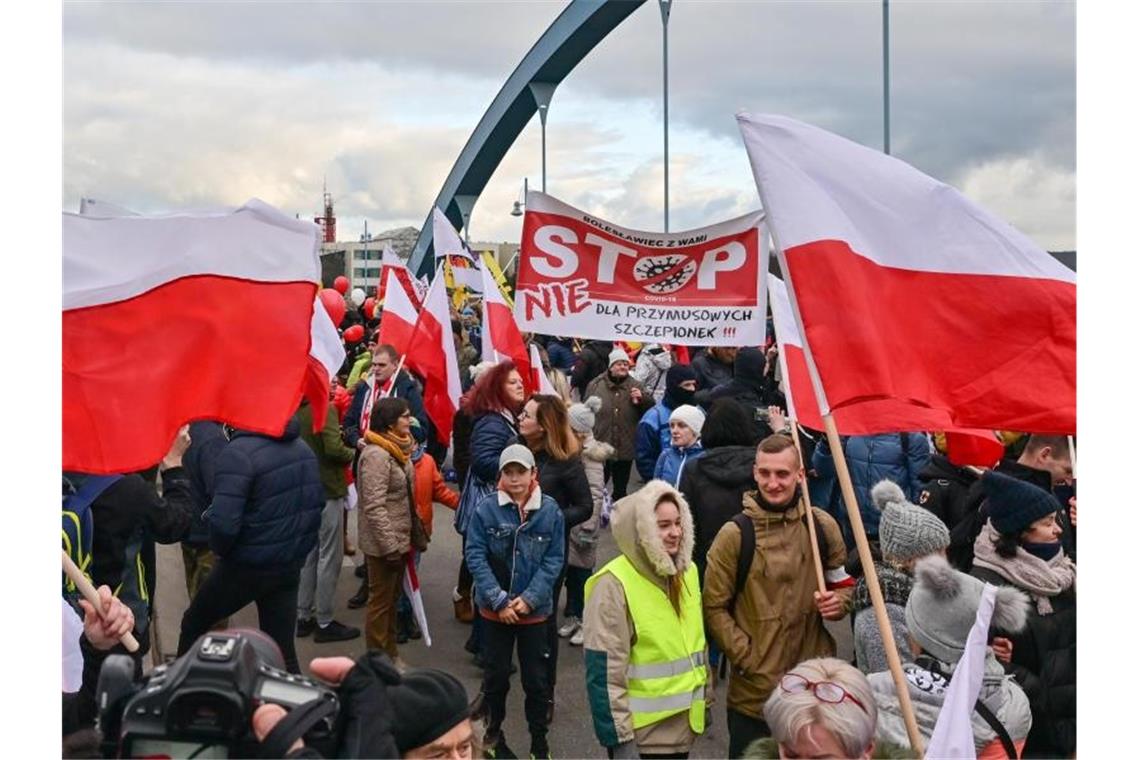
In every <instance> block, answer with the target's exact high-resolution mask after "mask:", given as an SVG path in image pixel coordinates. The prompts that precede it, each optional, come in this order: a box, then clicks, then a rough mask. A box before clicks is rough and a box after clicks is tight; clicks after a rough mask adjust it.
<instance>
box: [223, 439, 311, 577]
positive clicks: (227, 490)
mask: <svg viewBox="0 0 1140 760" xmlns="http://www.w3.org/2000/svg"><path fill="white" fill-rule="evenodd" d="M300 429H301V428H300V425H299V424H298V423H297V418H296V417H293V418H291V419H290V420H289V423H288V424H287V425H286V426H285V432H284V433H283V434H282V435H281V437H279V438H270V437H269V436H265V435H260V434H258V433H250V432H247V431H244V430H237V431H235V432H234V434H233V436H232V437H231V438H230V442H229V444H228V445H227V446H226V447H225V448H224V449H222V452H221V453H220V454H219V455H218V461H217V469H216V471H215V475H214V501H213V504H211V506H210V508H209V509H208V510H207V511H206V522H207V523H208V524H209V526H210V548H211V549H213V551H214V553H215V554H217V555H218V556H219V557H222V558H223V559H225V560H227V561H231V562H235V563H239V564H241V565H247V566H251V567H253V568H256V569H258V570H262V571H266V570H277V571H281V572H291V571H295V570H298V569H300V567H301V565H302V564H304V562H305V558H306V557H307V556H308V554H309V552H310V551H312V549H313V547H314V546H316V544H317V532H318V530H319V529H320V525H321V510H322V509H324V506H325V489H324V486H323V485H321V473H320V468H319V467H318V466H317V457H316V455H315V454H314V453H313V451H312V449H310V448H309V447H308V446H306V445H305V442H304V441H302V440H301V439H300V436H299V433H300Z"/></svg>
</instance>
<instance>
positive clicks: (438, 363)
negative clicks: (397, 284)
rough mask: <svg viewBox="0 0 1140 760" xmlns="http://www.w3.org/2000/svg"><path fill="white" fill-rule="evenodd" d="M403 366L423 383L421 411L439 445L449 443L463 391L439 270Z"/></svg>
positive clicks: (425, 301)
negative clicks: (425, 413)
mask: <svg viewBox="0 0 1140 760" xmlns="http://www.w3.org/2000/svg"><path fill="white" fill-rule="evenodd" d="M404 364H405V366H406V367H408V369H410V370H412V371H413V372H415V373H416V374H417V375H419V376H420V378H421V379H422V380H423V381H424V410H425V411H427V413H428V416H429V417H431V421H432V422H433V423H434V424H435V429H436V433H437V436H438V439H439V442H440V443H443V444H445V445H446V444H448V443H450V441H451V427H452V424H453V422H454V420H455V412H456V411H457V410H458V409H459V397H460V395H461V394H462V387H461V385H460V382H459V360H458V359H457V358H456V356H455V339H454V338H453V337H452V334H451V311H450V309H449V307H448V302H447V290H446V288H445V287H444V284H443V275H442V273H441V272H440V271H439V270H437V271H436V273H435V279H434V280H432V283H431V288H429V289H428V293H427V297H426V298H425V299H424V308H423V310H422V311H420V316H419V320H418V321H417V322H416V329H415V331H414V332H413V333H412V339H411V343H410V345H409V348H408V353H407V354H406V355H405V357H404Z"/></svg>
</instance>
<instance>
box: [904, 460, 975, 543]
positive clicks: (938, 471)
mask: <svg viewBox="0 0 1140 760" xmlns="http://www.w3.org/2000/svg"><path fill="white" fill-rule="evenodd" d="M918 478H919V480H920V481H922V491H920V492H919V494H918V502H917V503H918V505H919V506H920V507H922V508H923V509H925V510H927V511H928V512H931V513H932V514H934V515H935V516H936V517H937V518H938V519H939V520H941V521H942V522H943V523H945V524H946V529H947V530H951V529H953V528H954V526H955V525H957V524H958V523H959V522H961V521H962V518H963V517H965V516H966V508H967V504H968V502H969V494H970V489H971V488H972V487H973V486H974V484H975V483H977V482H978V476H977V475H975V474H974V473H973V472H971V471H970V470H968V469H966V468H965V467H959V466H957V465H955V464H954V463H953V462H951V461H950V460H949V459H948V458H946V457H945V456H943V455H942V454H937V453H934V454H931V455H930V461H929V462H927V464H926V466H925V467H923V468H922V471H921V472H919V473H918Z"/></svg>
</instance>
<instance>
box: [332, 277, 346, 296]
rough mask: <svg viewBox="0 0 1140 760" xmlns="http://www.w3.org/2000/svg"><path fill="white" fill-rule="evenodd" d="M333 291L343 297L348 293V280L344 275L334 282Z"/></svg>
mask: <svg viewBox="0 0 1140 760" xmlns="http://www.w3.org/2000/svg"><path fill="white" fill-rule="evenodd" d="M333 289H334V290H336V292H337V293H340V294H341V295H342V296H343V295H344V294H345V293H347V292H348V278H347V277H345V276H344V275H343V274H342V275H341V276H340V277H337V278H336V279H335V280H333Z"/></svg>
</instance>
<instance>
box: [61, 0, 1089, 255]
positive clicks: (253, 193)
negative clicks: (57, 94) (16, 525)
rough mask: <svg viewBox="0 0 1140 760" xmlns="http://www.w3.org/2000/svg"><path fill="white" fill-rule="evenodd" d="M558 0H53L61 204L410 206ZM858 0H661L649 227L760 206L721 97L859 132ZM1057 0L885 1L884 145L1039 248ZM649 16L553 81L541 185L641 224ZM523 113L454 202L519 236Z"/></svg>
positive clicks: (525, 151) (1069, 63) (1046, 202)
mask: <svg viewBox="0 0 1140 760" xmlns="http://www.w3.org/2000/svg"><path fill="white" fill-rule="evenodd" d="M565 5H566V3H565V2H531V3H522V2H515V3H494V2H477V1H474V0H473V1H472V2H446V3H445V2H438V3H436V2H430V1H421V2H414V3H411V2H409V3H395V2H393V3H325V4H316V3H313V4H308V3H300V2H295V3H273V2H242V3H237V2H235V3H225V2H211V3H206V2H163V3H145V4H143V3H138V4H136V3H127V2H118V3H107V4H101V3H86V2H85V3H66V4H65V5H64V14H63V17H64V38H63V52H64V62H63V74H64V80H63V96H64V145H63V188H62V190H63V198H62V202H63V207H64V209H65V210H75V209H76V208H77V207H78V203H79V198H80V197H83V196H88V197H94V198H98V199H100V200H105V201H111V202H114V203H118V204H121V205H124V206H127V207H129V208H133V209H135V210H137V211H141V212H160V211H167V210H173V209H177V208H185V207H202V206H214V205H219V204H230V205H232V204H239V203H241V202H243V201H245V200H246V199H248V198H251V197H258V198H261V199H263V200H265V201H267V202H269V203H272V204H274V205H276V206H278V207H279V208H281V209H282V210H285V211H287V212H290V213H300V214H301V215H302V216H306V217H311V216H313V215H314V214H316V213H317V212H318V211H319V206H320V199H321V183H322V180H327V183H328V189H329V191H330V192H331V193H332V195H333V197H334V199H335V203H336V213H337V217H338V220H339V229H338V233H339V234H338V237H339V238H340V239H341V240H354V239H357V238H358V237H359V235H360V233H361V231H362V227H363V223H364V220H365V219H367V220H368V225H369V229H370V230H372V231H378V230H381V229H386V228H390V227H395V226H402V225H414V226H416V227H418V226H419V225H420V224H421V223H422V222H423V220H424V217H425V216H426V214H427V212H428V210H429V207H430V204H431V202H432V201H433V200H434V198H435V196H436V194H437V193H438V191H439V189H440V186H441V185H442V183H443V180H444V179H445V177H446V176H447V173H448V171H449V170H450V168H451V166H452V164H453V163H454V161H455V159H456V157H457V156H458V154H459V151H460V149H461V148H462V147H463V144H464V143H465V142H466V140H467V138H468V137H469V136H470V134H471V131H472V130H473V129H474V127H475V125H476V124H477V123H478V121H479V119H480V117H481V116H482V115H483V112H484V111H485V110H486V108H487V106H488V105H489V104H490V102H491V100H492V99H493V98H494V97H495V95H496V93H497V92H498V90H499V89H500V87H501V86H502V84H503V82H504V81H505V80H506V78H507V77H508V76H509V75H510V73H511V72H512V71H513V70H514V68H515V66H516V65H517V64H518V62H519V61H520V60H521V59H522V57H523V55H524V54H525V53H526V51H527V50H528V49H529V48H530V47H531V45H532V44H533V43H534V42H535V41H536V40H537V39H538V37H539V36H540V35H541V34H542V33H543V31H545V29H546V28H547V27H548V26H549V25H550V23H551V22H552V21H553V20H554V18H555V17H556V16H557V15H558V14H559V13H560V12H561V11H562V9H563V8H564V7H565ZM881 24H882V19H881V3H880V2H879V0H868V1H867V2H853V1H851V2H809V1H807V0H798V1H797V2H698V1H697V0H691V1H690V2H685V0H678V1H677V2H675V4H674V8H673V12H672V16H671V20H670V24H669V31H670V39H669V42H670V104H669V105H670V121H671V131H670V149H671V154H672V155H671V162H670V182H671V189H672V193H671V196H672V204H671V212H670V216H671V220H670V221H671V227H672V228H673V229H674V230H680V229H685V228H689V227H696V226H702V225H705V224H709V223H713V222H716V221H719V220H722V219H724V218H727V217H730V216H734V215H737V214H742V213H745V212H746V211H749V210H751V209H755V208H757V207H758V206H759V199H758V196H757V193H756V189H755V185H754V184H753V182H752V176H751V172H750V170H749V166H748V158H747V155H746V153H745V151H744V147H743V145H742V143H741V140H740V135H739V132H738V131H737V129H736V124H735V120H734V114H735V113H736V112H737V111H738V110H741V109H744V110H749V111H752V112H754V113H782V114H786V115H789V116H792V117H793V118H797V119H802V120H804V121H809V122H812V123H814V124H817V125H819V126H822V127H824V128H826V129H829V130H832V131H834V132H837V133H839V134H841V135H844V136H846V137H849V138H851V139H853V140H857V141H859V142H862V143H864V144H867V145H871V146H874V147H880V148H881V146H882V130H883V126H882V68H881V67H882V62H881V54H882V53H881V42H882V40H881V33H882V26H881ZM1075 48H1076V45H1075V10H1074V6H1073V4H1072V3H1069V2H1000V3H994V2H987V3H982V2H934V1H926V2H910V3H904V2H893V3H891V105H892V113H891V147H892V153H893V154H894V155H896V156H898V157H899V158H902V159H903V160H905V161H908V162H910V163H912V164H913V165H915V166H916V167H918V168H919V169H921V170H922V171H925V172H927V173H928V174H931V175H932V176H934V177H937V178H938V179H941V180H944V181H946V182H949V183H950V184H952V185H954V186H956V187H958V188H959V189H961V190H962V191H963V192H965V193H966V194H967V195H968V196H970V197H971V198H973V199H975V200H977V201H978V202H980V203H982V204H983V205H984V206H986V207H987V208H989V209H991V210H992V211H994V212H995V213H997V214H999V215H1001V216H1002V217H1004V218H1005V219H1007V220H1009V221H1010V222H1011V223H1012V224H1014V225H1015V226H1017V227H1018V228H1020V229H1021V230H1022V231H1023V232H1025V233H1026V234H1028V235H1029V236H1030V237H1032V238H1033V239H1034V240H1036V241H1037V242H1038V243H1039V244H1041V245H1042V246H1044V247H1046V248H1049V249H1051V250H1057V249H1070V248H1074V247H1075V221H1074V220H1075V202H1076V145H1075V133H1076V113H1075V107H1076V88H1075V74H1076V72H1075V66H1076V51H1075ZM661 105H662V102H661V22H660V16H659V14H658V10H657V7H656V2H652V0H651V1H650V2H647V3H646V4H645V5H644V6H643V7H641V8H639V9H638V10H637V11H636V12H634V13H633V14H632V15H631V16H630V17H629V18H628V19H627V20H626V21H625V22H623V24H622V25H621V26H619V27H618V28H617V29H616V30H614V31H613V32H612V33H611V34H610V35H609V37H607V38H606V39H605V40H604V41H602V43H601V44H599V45H598V46H597V47H596V48H595V49H594V51H593V53H592V54H591V55H590V56H589V57H588V58H587V59H586V60H585V61H583V62H582V63H581V64H579V65H578V67H577V68H576V69H575V70H574V71H573V72H572V73H571V75H570V76H569V77H567V79H566V80H565V81H564V82H563V83H562V84H561V85H560V86H559V88H558V90H557V91H556V93H555V95H554V100H553V103H552V105H551V109H550V119H549V124H548V128H547V187H548V191H549V192H550V193H551V194H552V195H555V196H557V197H559V198H561V199H563V200H565V201H566V202H568V203H571V204H573V205H575V206H579V207H581V208H583V209H585V210H588V211H591V212H593V213H595V214H598V215H600V216H603V217H605V218H607V219H609V220H610V221H613V222H616V223H618V224H621V225H623V226H626V227H633V228H640V229H649V230H654V229H661V228H662V225H663V217H662V150H661V148H662V145H661ZM539 137H540V132H539V124H538V118H537V116H536V117H535V118H534V119H533V121H532V123H531V124H530V125H529V126H528V127H527V128H526V129H525V130H524V131H523V133H522V134H521V135H520V137H519V139H518V141H517V142H516V143H515V145H514V147H513V148H512V149H511V150H510V152H509V153H508V154H507V156H506V158H505V159H504V161H503V163H502V164H501V165H500V166H499V169H498V170H497V171H496V173H495V175H494V176H493V177H492V179H491V181H490V183H489V184H488V185H487V188H486V189H485V190H484V192H483V195H482V196H481V198H480V199H479V202H478V203H477V204H476V206H475V210H474V212H473V214H472V219H471V237H472V240H496V241H499V240H508V241H517V240H518V235H519V230H520V227H521V225H520V220H519V219H516V218H514V217H511V216H510V215H509V211H510V209H511V203H512V201H514V200H515V199H516V198H517V197H518V196H519V193H520V191H521V186H522V180H523V177H529V178H530V181H531V186H532V187H537V186H538V184H539V181H540V175H541V152H540V143H539Z"/></svg>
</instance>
